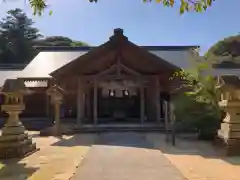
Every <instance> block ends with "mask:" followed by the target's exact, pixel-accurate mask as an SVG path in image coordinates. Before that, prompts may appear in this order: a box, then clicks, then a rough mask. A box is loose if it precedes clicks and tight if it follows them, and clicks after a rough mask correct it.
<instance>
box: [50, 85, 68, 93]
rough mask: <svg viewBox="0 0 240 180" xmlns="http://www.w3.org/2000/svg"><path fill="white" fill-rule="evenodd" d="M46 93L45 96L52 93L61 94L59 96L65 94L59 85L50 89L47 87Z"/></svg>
mask: <svg viewBox="0 0 240 180" xmlns="http://www.w3.org/2000/svg"><path fill="white" fill-rule="evenodd" d="M46 93H47V94H52V93H61V94H64V93H65V90H64V89H62V88H61V87H60V86H59V85H56V84H54V85H52V86H51V87H49V88H48V89H47V90H46Z"/></svg>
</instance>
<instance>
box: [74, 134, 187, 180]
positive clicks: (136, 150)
mask: <svg viewBox="0 0 240 180" xmlns="http://www.w3.org/2000/svg"><path fill="white" fill-rule="evenodd" d="M162 178H163V179H167V180H184V177H183V176H182V175H181V173H180V172H179V171H178V170H177V169H176V168H175V167H174V166H173V165H172V164H171V163H170V162H169V161H168V159H167V158H166V157H165V156H164V155H163V154H162V153H160V152H159V151H158V150H156V149H154V148H153V145H152V144H151V143H149V141H147V140H146V138H145V136H144V135H143V134H139V133H104V134H102V135H100V136H99V139H98V143H97V144H96V145H94V146H93V147H92V148H91V149H90V150H89V152H88V153H87V155H86V157H85V158H84V160H83V161H82V163H81V164H80V166H79V167H78V169H77V171H76V174H75V176H74V177H73V178H72V180H89V179H91V180H133V179H136V180H159V179H162Z"/></svg>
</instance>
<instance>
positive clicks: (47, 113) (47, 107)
mask: <svg viewBox="0 0 240 180" xmlns="http://www.w3.org/2000/svg"><path fill="white" fill-rule="evenodd" d="M46 117H49V96H48V95H47V94H46Z"/></svg>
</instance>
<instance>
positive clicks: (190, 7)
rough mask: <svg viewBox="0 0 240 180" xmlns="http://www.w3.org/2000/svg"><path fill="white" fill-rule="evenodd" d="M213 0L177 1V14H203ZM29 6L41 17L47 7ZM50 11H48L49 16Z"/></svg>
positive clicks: (167, 1)
mask: <svg viewBox="0 0 240 180" xmlns="http://www.w3.org/2000/svg"><path fill="white" fill-rule="evenodd" d="M88 1H89V2H91V3H92V2H95V3H96V2H98V1H100V0H88ZM142 1H143V2H153V1H155V2H156V3H162V4H163V5H164V6H165V7H173V6H174V5H175V4H176V0H142ZM214 1H215V0H179V2H180V7H179V12H180V14H183V13H184V12H189V11H195V12H203V11H206V10H207V9H208V8H209V7H210V6H211V5H212V3H213V2H214ZM29 2H30V6H31V7H32V9H33V14H34V15H36V14H38V15H39V16H41V15H42V13H43V12H44V10H45V9H46V8H47V7H48V5H47V3H46V0H29ZM51 14H52V11H51V10H50V11H49V15H51Z"/></svg>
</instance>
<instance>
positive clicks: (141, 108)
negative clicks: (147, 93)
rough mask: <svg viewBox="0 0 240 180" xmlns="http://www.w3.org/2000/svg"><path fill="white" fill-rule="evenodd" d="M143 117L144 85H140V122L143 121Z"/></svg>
mask: <svg viewBox="0 0 240 180" xmlns="http://www.w3.org/2000/svg"><path fill="white" fill-rule="evenodd" d="M144 118H145V99H144V87H142V86H141V87H140V120H141V124H143V123H144Z"/></svg>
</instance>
